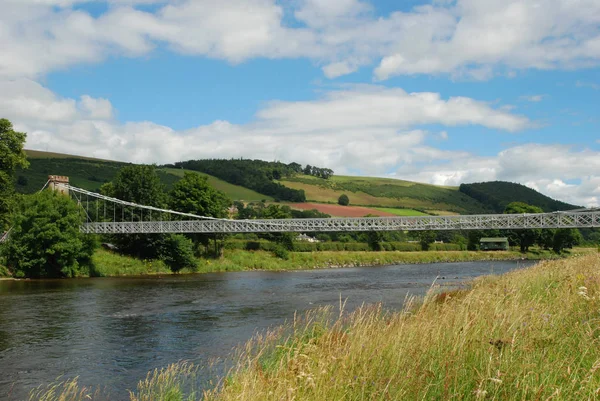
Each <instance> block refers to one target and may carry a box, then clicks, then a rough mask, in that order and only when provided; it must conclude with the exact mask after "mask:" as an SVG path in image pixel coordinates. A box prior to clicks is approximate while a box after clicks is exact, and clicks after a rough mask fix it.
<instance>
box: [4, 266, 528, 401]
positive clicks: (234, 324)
mask: <svg viewBox="0 0 600 401" xmlns="http://www.w3.org/2000/svg"><path fill="white" fill-rule="evenodd" d="M528 265H531V262H512V261H505V262H468V263H440V264H423V265H396V266H386V267H364V268H345V269H331V270H306V271H291V272H240V273H215V274H202V275H182V276H164V277H135V278H93V279H71V280H44V281H0V400H2V399H9V400H23V399H26V398H27V394H28V392H29V391H30V390H31V389H32V388H34V387H36V386H38V385H40V384H48V383H51V382H54V381H56V379H57V378H58V377H59V376H60V377H61V378H62V379H64V378H73V377H76V376H79V382H80V383H81V384H84V385H92V386H97V385H100V386H102V387H104V388H106V389H107V390H108V391H110V393H111V394H112V395H113V396H114V397H113V399H119V398H121V399H122V398H123V397H125V396H126V394H127V393H126V389H135V386H136V383H137V381H138V380H140V379H142V378H144V377H145V375H146V373H147V372H148V371H149V370H151V369H154V368H160V367H164V366H166V365H168V364H169V363H171V362H176V361H179V360H183V359H185V360H189V361H193V362H195V363H200V364H202V363H206V362H207V361H209V360H210V359H213V358H224V357H226V356H227V355H228V354H230V352H231V351H232V349H233V348H234V347H235V346H236V345H237V344H240V343H243V342H245V341H247V340H248V339H249V338H251V337H252V336H253V335H254V334H255V333H256V332H257V331H260V330H264V329H266V328H268V327H273V326H276V325H279V324H282V323H284V322H285V321H286V319H287V320H289V319H291V318H292V317H293V315H294V312H295V311H298V312H303V311H305V310H308V309H311V308H315V307H318V306H323V305H338V304H339V300H340V297H342V298H343V299H345V300H346V310H352V309H354V308H356V307H357V306H360V305H361V304H363V303H375V302H383V304H384V306H385V307H386V308H387V309H399V308H401V307H402V304H403V302H404V300H405V297H406V295H407V294H411V295H422V294H424V293H425V291H427V289H428V288H429V287H430V286H431V284H432V282H433V281H434V280H435V279H436V277H438V280H437V284H441V285H447V286H449V287H452V286H457V285H459V283H461V282H464V281H465V280H469V279H471V278H473V277H476V276H480V275H484V274H500V273H504V272H507V271H509V270H512V269H516V268H521V267H525V266H528Z"/></svg>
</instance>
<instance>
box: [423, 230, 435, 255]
mask: <svg viewBox="0 0 600 401" xmlns="http://www.w3.org/2000/svg"><path fill="white" fill-rule="evenodd" d="M435 236H436V232H435V231H429V230H427V231H419V243H420V244H421V249H423V250H424V251H428V250H429V246H430V245H431V244H433V243H434V241H435Z"/></svg>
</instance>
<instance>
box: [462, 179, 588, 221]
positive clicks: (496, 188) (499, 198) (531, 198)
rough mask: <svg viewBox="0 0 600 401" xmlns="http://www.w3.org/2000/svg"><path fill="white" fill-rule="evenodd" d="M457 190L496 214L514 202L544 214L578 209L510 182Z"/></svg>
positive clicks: (491, 182)
mask: <svg viewBox="0 0 600 401" xmlns="http://www.w3.org/2000/svg"><path fill="white" fill-rule="evenodd" d="M459 190H460V192H462V193H464V194H466V195H469V196H470V197H472V198H474V199H476V200H478V201H479V202H481V203H483V204H484V205H486V207H487V208H489V209H491V210H492V211H494V212H496V213H502V212H503V211H504V210H505V209H506V207H507V206H508V204H509V203H511V202H515V201H519V202H523V203H526V204H529V205H534V206H537V207H539V208H540V209H541V210H542V211H544V212H554V211H557V210H571V209H577V208H578V206H575V205H570V204H568V203H565V202H560V201H557V200H554V199H552V198H549V197H547V196H545V195H542V194H541V193H539V192H537V191H535V190H533V189H531V188H528V187H526V186H525V185H521V184H516V183H512V182H505V181H490V182H479V183H474V184H461V185H460V188H459Z"/></svg>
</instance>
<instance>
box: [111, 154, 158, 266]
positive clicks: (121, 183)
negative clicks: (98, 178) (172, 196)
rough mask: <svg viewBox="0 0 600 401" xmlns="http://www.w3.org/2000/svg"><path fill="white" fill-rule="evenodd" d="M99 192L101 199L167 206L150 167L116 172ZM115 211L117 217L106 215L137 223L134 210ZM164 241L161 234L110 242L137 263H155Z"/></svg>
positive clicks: (124, 238) (119, 207) (129, 167)
mask: <svg viewBox="0 0 600 401" xmlns="http://www.w3.org/2000/svg"><path fill="white" fill-rule="evenodd" d="M101 190H102V193H103V194H104V195H108V196H112V197H115V198H118V199H121V200H125V201H129V202H134V203H138V204H141V205H147V206H155V207H165V206H166V203H167V196H166V193H165V189H164V186H163V184H162V183H161V181H160V178H159V177H158V175H157V173H156V168H155V167H154V166H148V165H130V166H125V167H123V168H122V169H121V170H119V172H118V173H117V175H116V177H115V179H114V180H113V181H112V182H110V183H107V184H105V185H103V186H102V188H101ZM112 207H115V206H114V205H112ZM116 207H117V209H118V211H119V213H113V212H109V215H111V216H112V215H113V214H117V215H121V216H124V219H125V221H129V220H135V219H139V216H136V212H135V210H134V209H131V208H128V207H121V206H116ZM164 241H165V236H164V235H162V234H129V235H116V236H114V237H113V238H112V239H111V242H113V243H114V244H115V245H116V246H117V247H118V248H119V250H120V251H121V252H123V253H126V254H128V255H132V256H136V257H138V258H140V259H158V258H159V257H160V256H161V254H160V250H161V249H162V248H163V247H164V244H163V243H164Z"/></svg>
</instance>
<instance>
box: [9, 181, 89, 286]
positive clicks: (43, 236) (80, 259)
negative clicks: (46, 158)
mask: <svg viewBox="0 0 600 401" xmlns="http://www.w3.org/2000/svg"><path fill="white" fill-rule="evenodd" d="M17 207H18V209H17V210H16V211H15V214H14V215H13V219H12V224H13V226H12V227H13V228H12V231H11V233H10V236H9V238H8V241H7V243H6V244H5V247H4V248H3V253H4V255H5V256H6V260H7V265H8V267H9V269H10V270H11V271H12V272H13V274H14V275H15V276H16V277H32V278H40V277H74V276H76V275H78V274H80V273H82V270H83V269H85V268H86V267H89V266H91V257H92V254H93V253H94V249H95V247H96V242H95V241H94V238H93V237H92V236H89V235H88V236H86V235H84V234H82V233H80V232H79V225H80V223H81V216H80V211H79V209H78V208H77V205H76V204H75V203H74V202H73V201H71V200H70V199H69V198H68V197H66V196H63V195H60V194H58V193H56V192H53V191H43V192H40V193H37V194H34V195H27V196H23V197H22V199H21V201H20V202H18V206H17Z"/></svg>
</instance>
